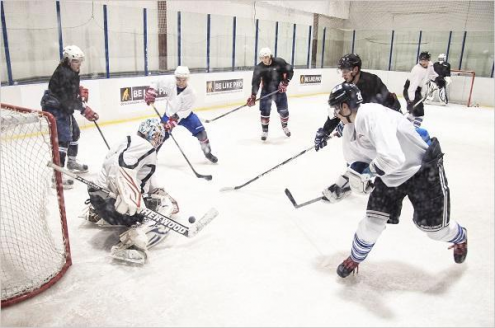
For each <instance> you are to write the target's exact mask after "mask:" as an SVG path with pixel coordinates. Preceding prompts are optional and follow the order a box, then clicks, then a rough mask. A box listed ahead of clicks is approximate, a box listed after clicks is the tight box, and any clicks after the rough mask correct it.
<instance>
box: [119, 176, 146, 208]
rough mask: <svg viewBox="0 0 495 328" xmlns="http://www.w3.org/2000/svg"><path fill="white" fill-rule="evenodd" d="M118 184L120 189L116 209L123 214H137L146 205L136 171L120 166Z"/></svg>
mask: <svg viewBox="0 0 495 328" xmlns="http://www.w3.org/2000/svg"><path fill="white" fill-rule="evenodd" d="M116 185H117V189H118V195H117V200H116V201H115V210H116V211H117V212H119V213H121V214H126V215H130V216H132V215H135V214H136V213H139V211H140V210H141V208H142V207H144V201H143V198H142V196H141V187H140V186H139V183H138V182H137V178H136V172H135V171H133V170H130V169H126V168H123V167H120V168H119V171H118V174H117V178H116Z"/></svg>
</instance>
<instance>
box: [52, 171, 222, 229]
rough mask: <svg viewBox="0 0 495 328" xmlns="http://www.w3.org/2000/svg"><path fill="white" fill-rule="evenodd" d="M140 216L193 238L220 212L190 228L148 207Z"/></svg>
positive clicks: (111, 195) (105, 191) (70, 174)
mask: <svg viewBox="0 0 495 328" xmlns="http://www.w3.org/2000/svg"><path fill="white" fill-rule="evenodd" d="M47 165H48V167H51V168H53V169H54V170H57V171H59V172H61V173H63V174H66V175H68V176H70V177H71V178H73V179H75V180H78V181H80V182H82V183H84V184H86V185H88V186H90V187H91V188H92V189H95V190H97V191H101V192H103V193H105V194H107V195H108V196H110V197H112V198H116V195H115V194H114V193H113V192H111V191H110V190H108V189H105V188H103V187H100V186H99V185H97V184H96V183H94V182H93V181H89V180H86V179H84V178H82V177H81V176H79V175H77V174H75V173H73V172H71V171H69V170H67V169H65V168H63V167H60V166H58V165H56V164H54V163H53V162H48V164H47ZM139 214H140V215H142V216H143V217H145V218H146V219H148V220H151V221H154V222H156V223H158V224H161V225H163V226H164V227H167V228H169V229H170V230H172V231H174V232H176V233H179V234H181V235H183V236H185V237H189V238H192V237H194V236H196V235H197V234H198V233H199V232H200V231H201V230H203V229H204V227H206V225H208V223H210V222H211V221H212V220H213V219H214V218H215V217H216V216H217V215H218V211H217V210H216V209H214V208H211V209H210V210H209V211H208V212H206V214H205V215H203V217H202V218H201V219H200V220H199V221H198V222H197V223H196V224H195V225H193V226H191V227H189V228H188V227H186V226H184V225H182V224H180V223H179V222H177V221H175V220H173V219H171V218H169V217H168V216H165V215H162V214H160V213H158V212H155V211H153V210H150V209H149V208H146V207H144V208H142V209H141V210H140V211H139ZM193 218H194V217H193ZM194 221H195V219H194Z"/></svg>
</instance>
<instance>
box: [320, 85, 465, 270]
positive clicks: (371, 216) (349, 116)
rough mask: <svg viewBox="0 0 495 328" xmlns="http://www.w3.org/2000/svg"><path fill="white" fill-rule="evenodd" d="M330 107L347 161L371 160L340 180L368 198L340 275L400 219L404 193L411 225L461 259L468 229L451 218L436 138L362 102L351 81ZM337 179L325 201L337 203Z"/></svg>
mask: <svg viewBox="0 0 495 328" xmlns="http://www.w3.org/2000/svg"><path fill="white" fill-rule="evenodd" d="M329 105H330V106H331V108H333V110H334V111H335V115H336V116H338V117H339V118H340V119H341V120H342V122H343V123H344V124H345V126H344V130H343V136H342V139H343V140H342V147H343V152H344V158H345V160H346V161H347V162H348V163H355V162H364V163H367V164H369V167H368V170H367V171H365V172H356V171H355V170H353V169H348V171H347V172H346V174H345V179H343V180H346V181H348V182H349V185H350V187H351V188H352V190H354V191H356V192H361V193H365V194H369V200H368V205H367V210H366V215H365V217H364V218H363V219H362V220H361V222H360V223H359V225H358V228H357V231H356V233H355V235H354V240H353V243H352V248H351V255H350V256H349V257H348V258H347V259H346V260H345V261H344V262H343V263H342V264H340V265H339V267H338V269H337V273H338V274H339V276H340V277H342V278H345V277H347V276H348V275H349V274H350V273H352V272H353V271H354V270H356V269H357V267H358V266H359V264H360V263H361V262H362V261H364V260H365V259H366V257H367V255H368V253H369V252H370V251H371V249H372V248H373V246H374V245H375V243H376V241H377V240H378V238H379V237H380V234H381V233H382V232H383V230H385V227H386V224H387V221H388V220H389V219H395V220H398V219H399V216H400V212H401V208H402V202H403V200H404V198H405V197H406V196H407V197H408V198H409V200H410V201H411V203H412V206H413V208H414V214H413V222H414V223H415V225H416V226H417V227H418V228H419V229H420V230H421V231H423V232H425V233H426V235H427V236H428V237H430V238H431V239H434V240H438V241H444V242H449V243H452V244H453V245H452V248H453V249H454V261H455V262H456V263H462V262H464V260H465V259H466V256H467V232H466V229H465V228H463V227H462V226H461V225H459V224H458V223H456V222H454V221H451V220H450V191H449V187H448V184H447V178H446V176H445V171H444V168H443V153H442V151H441V148H440V144H439V141H438V140H437V139H436V138H432V139H431V144H430V145H428V144H427V143H426V142H425V141H424V140H423V139H422V138H421V137H420V136H419V135H418V133H417V132H416V130H415V129H414V127H413V125H412V124H411V123H410V122H409V121H408V120H407V118H405V117H404V116H403V115H400V114H399V113H397V112H395V111H391V110H389V109H387V108H386V107H384V106H382V105H380V104H373V103H368V104H363V99H362V96H361V92H360V91H359V89H358V88H357V87H356V86H355V85H353V84H350V83H346V82H344V83H342V84H339V85H337V86H336V87H335V88H334V89H333V90H332V92H331V93H330V97H329ZM373 176H376V178H375V180H374V182H373V181H372V177H373ZM340 180H342V179H339V181H337V183H336V184H334V185H332V186H331V187H329V188H328V189H326V190H325V191H324V194H325V196H326V197H327V198H328V199H333V200H334V201H338V199H339V194H338V193H336V192H335V191H334V190H335V187H339V184H340V183H341V181H340Z"/></svg>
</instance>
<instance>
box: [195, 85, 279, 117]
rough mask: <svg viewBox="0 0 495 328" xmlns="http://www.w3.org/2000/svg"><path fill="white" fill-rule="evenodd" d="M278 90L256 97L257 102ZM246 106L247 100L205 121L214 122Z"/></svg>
mask: <svg viewBox="0 0 495 328" xmlns="http://www.w3.org/2000/svg"><path fill="white" fill-rule="evenodd" d="M277 92H278V90H275V91H273V92H271V93H269V94H267V95H264V96H263V97H260V98H258V99H256V100H255V102H256V101H260V100H261V99H265V98H266V97H270V96H273V95H274V94H276V93H277ZM246 106H247V102H246V103H245V104H244V105H242V106H239V107H237V108H234V109H232V110H230V111H228V112H227V113H223V114H222V115H220V116H217V117H215V118H212V119H211V120H205V122H206V123H211V122H213V121H216V120H218V119H219V118H222V117H224V116H226V115H229V114H231V113H233V112H235V111H238V110H239V109H241V108H244V107H246Z"/></svg>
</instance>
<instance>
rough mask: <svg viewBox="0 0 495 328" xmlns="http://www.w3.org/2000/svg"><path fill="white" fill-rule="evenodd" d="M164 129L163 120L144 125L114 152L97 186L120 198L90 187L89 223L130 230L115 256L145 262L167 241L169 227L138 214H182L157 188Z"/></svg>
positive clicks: (108, 156)
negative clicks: (146, 210) (149, 252)
mask: <svg viewBox="0 0 495 328" xmlns="http://www.w3.org/2000/svg"><path fill="white" fill-rule="evenodd" d="M164 137H165V129H164V127H163V126H162V124H161V122H160V120H159V119H158V118H155V119H147V120H145V121H143V122H142V123H141V124H140V126H139V130H138V133H137V135H129V136H126V137H125V138H123V139H122V141H121V142H120V143H119V144H117V145H115V146H113V147H112V148H110V150H109V151H108V153H107V155H106V157H105V160H104V162H103V167H102V169H101V171H100V173H99V175H98V177H97V178H96V180H95V184H97V185H99V186H100V187H103V188H105V189H107V190H110V191H111V192H112V193H114V194H115V195H117V198H116V199H114V198H111V197H110V196H108V195H106V194H105V193H103V192H100V191H98V190H95V189H92V188H91V187H89V188H88V193H89V197H90V203H91V205H90V207H89V211H88V216H87V219H88V220H89V221H91V222H94V223H96V224H98V225H99V226H107V225H123V226H127V227H131V228H130V229H129V230H127V231H126V232H124V233H123V234H121V235H120V241H121V242H120V243H119V244H118V245H116V246H114V247H112V251H111V255H112V256H113V257H114V258H117V259H120V260H124V261H130V262H136V263H144V262H145V260H146V258H147V250H148V249H149V248H151V247H153V246H155V245H156V244H158V243H159V242H160V241H162V240H163V239H164V238H165V237H166V236H167V235H168V232H169V229H168V228H165V227H164V226H162V225H159V224H155V222H154V221H151V220H146V219H144V218H143V216H142V215H140V214H139V211H140V209H141V208H143V207H146V208H149V209H152V210H154V211H157V212H159V213H161V214H162V215H165V216H167V217H170V216H171V215H172V214H176V213H178V211H179V207H178V204H177V202H176V201H175V200H174V199H173V198H172V197H171V196H170V195H169V194H168V193H167V192H165V190H164V189H163V187H162V186H161V185H159V184H158V181H157V179H156V176H155V175H154V173H155V169H156V149H157V148H158V147H159V146H160V145H161V144H162V142H163V140H164Z"/></svg>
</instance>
